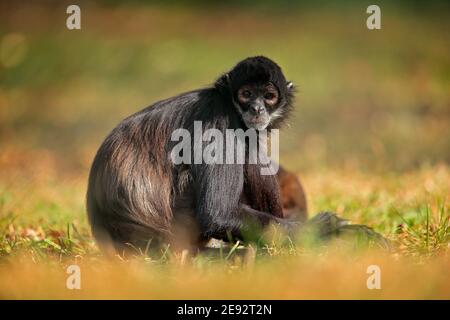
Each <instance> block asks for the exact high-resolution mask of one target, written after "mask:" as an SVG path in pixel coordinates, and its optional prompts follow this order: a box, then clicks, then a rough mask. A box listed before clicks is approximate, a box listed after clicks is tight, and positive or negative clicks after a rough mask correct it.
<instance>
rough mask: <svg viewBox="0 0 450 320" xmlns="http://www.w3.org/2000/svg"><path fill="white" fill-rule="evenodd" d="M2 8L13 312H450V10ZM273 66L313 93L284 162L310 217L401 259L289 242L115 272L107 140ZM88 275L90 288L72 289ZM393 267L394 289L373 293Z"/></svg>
mask: <svg viewBox="0 0 450 320" xmlns="http://www.w3.org/2000/svg"><path fill="white" fill-rule="evenodd" d="M365 8H366V7H365V6H363V5H357V4H356V3H354V2H349V3H348V4H347V5H342V6H337V5H334V6H333V5H324V6H313V5H309V6H300V5H299V6H292V7H291V6H287V5H286V4H285V5H284V6H280V7H277V6H275V7H274V6H273V4H272V5H270V6H269V5H268V6H259V7H256V8H253V7H251V6H249V5H244V6H238V5H236V6H234V5H233V6H228V7H225V6H207V5H202V6H188V5H180V6H164V5H162V4H157V5H156V4H153V5H145V4H143V3H140V2H137V3H134V4H132V5H128V6H125V5H117V4H114V5H111V4H110V5H105V4H104V3H100V4H97V5H94V4H92V3H87V2H86V3H84V2H82V4H81V10H82V29H81V30H72V31H69V30H67V28H66V27H65V19H66V17H67V15H66V13H65V7H63V6H56V5H54V6H50V5H48V4H45V3H44V4H39V3H38V2H37V3H34V4H27V5H21V4H18V3H14V2H5V3H2V4H0V298H3V299H5V298H9V299H11V298H12V299H17V298H31V299H39V298H41V299H42V298H64V299H71V298H74V299H80V298H138V299H141V298H151V299H174V298H183V299H188V298H191V299H196V298H203V299H205V298H209V299H212V298H225V299H232V298H248V299H250V298H254V299H263V298H272V299H299V298H301V299H311V298H325V299H333V298H363V299H371V298H375V299H378V298H389V299H390V298H400V299H409V298H418V299H428V298H438V299H449V298H450V275H449V266H450V205H449V194H450V94H449V93H450V77H449V75H450V47H449V43H450V41H449V40H450V39H449V35H448V32H447V30H448V29H449V25H450V20H449V19H448V10H442V9H440V8H436V7H433V6H431V8H422V7H417V6H411V7H408V6H400V7H396V6H393V5H389V4H387V3H385V4H383V6H382V29H381V30H376V31H371V30H368V29H367V28H366V25H365V19H366V17H367V14H366V13H365ZM258 54H263V55H266V56H268V57H271V58H272V59H274V60H275V61H277V62H278V63H279V64H280V65H281V66H282V68H283V70H284V72H285V74H286V75H287V77H288V78H289V80H291V81H293V82H294V84H295V85H296V87H297V99H296V104H295V112H294V115H293V117H292V118H291V119H290V121H289V123H288V127H287V128H285V129H284V130H282V132H281V143H280V147H281V150H280V153H281V163H282V164H283V165H284V166H285V167H286V168H288V169H289V170H291V171H293V172H296V173H297V174H298V175H299V177H300V179H301V180H302V183H303V185H304V187H305V189H306V194H307V199H308V204H309V213H310V215H311V216H313V215H314V214H315V213H317V212H319V211H323V210H329V211H334V212H336V213H337V214H338V215H340V216H342V217H345V218H347V219H349V220H351V221H352V222H354V223H361V224H367V225H369V226H371V227H373V228H374V229H375V230H376V231H377V232H380V233H382V234H383V235H385V236H386V237H387V238H388V239H389V240H390V241H391V242H392V244H393V246H394V248H395V250H394V251H393V252H383V251H380V250H377V249H375V248H360V247H358V246H355V245H354V244H353V243H351V241H350V243H348V242H347V241H345V243H343V242H340V241H333V242H331V243H320V244H311V245H305V244H304V243H298V242H296V241H295V239H293V240H292V241H289V242H288V243H286V241H279V239H277V238H276V237H271V238H269V239H270V240H268V241H267V242H266V243H265V244H264V245H259V246H257V245H252V246H251V247H250V248H241V247H239V248H238V247H237V246H236V247H233V249H232V250H231V251H229V252H225V253H223V254H221V255H219V256H209V255H207V254H201V255H197V256H193V257H191V256H189V257H187V258H186V257H183V256H182V255H181V253H180V252H176V251H173V250H171V249H170V248H166V250H165V251H163V252H161V253H160V255H159V257H158V258H149V257H146V256H145V255H142V254H140V253H138V252H137V253H136V256H135V257H133V258H127V259H123V258H121V257H116V258H115V259H113V261H110V260H106V259H105V258H104V257H103V256H102V254H101V252H100V251H99V250H98V248H97V246H96V244H95V242H94V240H93V238H92V236H91V233H90V229H89V225H88V222H87V217H86V210H85V193H86V184H87V175H88V172H89V167H90V164H91V162H92V159H93V157H94V155H95V152H96V150H97V148H98V146H99V145H100V143H101V141H102V140H103V139H104V137H105V136H106V134H107V133H108V132H109V131H110V130H111V129H112V128H113V127H114V126H115V125H116V124H117V123H118V122H119V121H120V120H122V119H123V118H124V117H126V116H128V115H129V114H131V113H134V112H136V111H138V110H140V109H142V108H143V107H145V106H148V105H149V104H151V103H153V102H155V101H157V100H158V99H163V98H166V97H169V96H171V95H174V94H176V93H179V92H183V91H188V90H191V89H195V88H198V87H204V86H207V85H209V84H211V83H212V82H213V81H214V80H215V79H216V78H217V77H218V76H219V75H220V74H221V73H222V72H224V71H226V70H228V69H229V68H231V67H232V66H233V65H234V63H236V62H237V61H239V60H240V59H242V58H244V57H247V56H252V55H258ZM71 264H78V265H79V266H80V267H81V271H82V288H81V290H68V289H67V288H66V278H67V273H66V267H67V266H68V265H71ZM374 264H375V265H379V266H380V268H381V272H382V288H381V289H380V290H369V289H368V288H367V286H366V280H367V277H368V274H367V272H366V270H367V267H368V266H369V265H374Z"/></svg>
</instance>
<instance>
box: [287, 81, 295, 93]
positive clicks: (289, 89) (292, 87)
mask: <svg viewBox="0 0 450 320" xmlns="http://www.w3.org/2000/svg"><path fill="white" fill-rule="evenodd" d="M286 88H287V89H288V91H292V90H293V89H294V84H293V83H292V81H288V82H286Z"/></svg>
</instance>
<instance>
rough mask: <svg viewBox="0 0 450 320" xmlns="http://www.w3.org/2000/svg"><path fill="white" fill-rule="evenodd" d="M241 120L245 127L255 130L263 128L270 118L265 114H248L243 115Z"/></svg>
mask: <svg viewBox="0 0 450 320" xmlns="http://www.w3.org/2000/svg"><path fill="white" fill-rule="evenodd" d="M243 120H244V123H245V125H246V126H247V128H249V129H256V130H264V129H266V128H267V126H268V125H269V123H270V118H269V117H267V116H253V115H248V116H244V117H243Z"/></svg>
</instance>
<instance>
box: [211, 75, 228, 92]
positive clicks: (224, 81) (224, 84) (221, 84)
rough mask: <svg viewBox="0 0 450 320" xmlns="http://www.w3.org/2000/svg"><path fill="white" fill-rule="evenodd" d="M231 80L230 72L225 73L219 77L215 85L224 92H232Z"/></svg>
mask: <svg viewBox="0 0 450 320" xmlns="http://www.w3.org/2000/svg"><path fill="white" fill-rule="evenodd" d="M230 82H231V81H230V75H229V74H228V73H225V74H223V75H222V76H221V77H220V78H219V79H217V81H216V82H215V83H214V86H215V87H216V88H217V89H218V90H219V91H221V92H223V93H230V91H231V83H230Z"/></svg>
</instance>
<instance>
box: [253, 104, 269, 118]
mask: <svg viewBox="0 0 450 320" xmlns="http://www.w3.org/2000/svg"><path fill="white" fill-rule="evenodd" d="M251 111H252V113H253V114H255V115H258V116H259V115H261V114H263V113H264V112H265V111H266V109H265V108H264V107H263V106H261V105H253V106H252V107H251Z"/></svg>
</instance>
